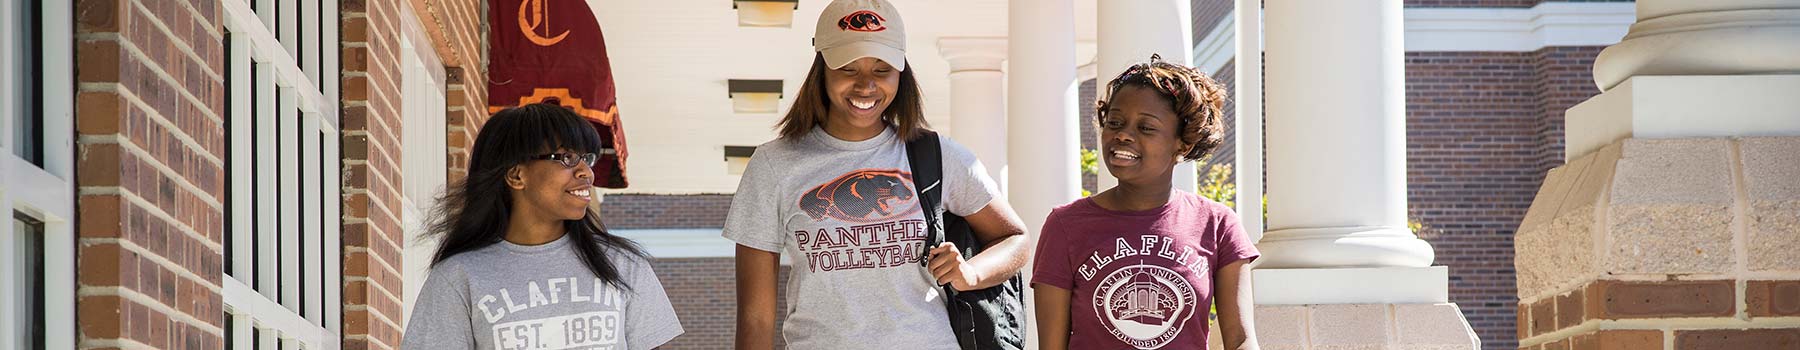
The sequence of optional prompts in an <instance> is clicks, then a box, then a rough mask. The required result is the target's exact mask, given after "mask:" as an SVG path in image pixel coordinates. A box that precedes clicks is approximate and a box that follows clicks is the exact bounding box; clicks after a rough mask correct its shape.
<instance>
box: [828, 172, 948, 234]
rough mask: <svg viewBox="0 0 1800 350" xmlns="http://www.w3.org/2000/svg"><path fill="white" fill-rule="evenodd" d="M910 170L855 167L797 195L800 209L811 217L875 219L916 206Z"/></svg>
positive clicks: (892, 215)
mask: <svg viewBox="0 0 1800 350" xmlns="http://www.w3.org/2000/svg"><path fill="white" fill-rule="evenodd" d="M914 197H915V196H914V192H913V186H912V173H908V172H904V171H900V169H859V170H854V171H851V172H849V173H845V174H844V175H841V176H838V177H837V178H836V179H832V180H831V181H829V182H826V183H824V184H820V185H818V186H815V187H813V188H812V190H809V191H806V194H804V195H801V196H800V209H801V210H804V211H806V215H807V216H809V217H812V219H813V221H820V220H825V218H827V217H829V218H834V219H838V220H842V221H846V222H861V223H867V222H875V221H881V220H886V219H890V218H894V217H897V216H901V215H904V214H910V213H912V212H913V211H915V210H919V205H918V201H916V200H915V198H914Z"/></svg>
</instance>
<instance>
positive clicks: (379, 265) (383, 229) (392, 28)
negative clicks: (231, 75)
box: [340, 1, 410, 349]
mask: <svg viewBox="0 0 1800 350" xmlns="http://www.w3.org/2000/svg"><path fill="white" fill-rule="evenodd" d="M340 10H341V11H342V13H341V15H340V16H341V17H340V18H341V19H342V24H341V26H340V34H341V35H342V40H343V43H342V48H343V76H342V84H343V98H342V108H343V114H342V115H341V117H340V118H341V120H342V124H343V128H344V130H343V141H342V142H343V143H342V145H343V146H342V147H343V148H342V151H343V157H344V159H343V166H344V178H343V193H344V208H343V220H344V221H343V223H344V227H343V235H344V328H343V329H344V334H343V336H344V347H345V348H347V349H395V348H398V347H399V344H400V335H401V328H400V322H399V320H400V319H401V318H402V315H401V314H400V313H401V306H400V301H401V294H400V293H402V291H403V288H402V286H403V284H402V283H401V278H400V272H399V271H400V269H399V268H398V267H399V266H400V249H401V247H404V245H402V244H401V243H402V241H401V237H402V232H401V228H400V216H399V211H400V196H401V194H400V192H401V188H402V187H401V185H402V183H401V174H400V164H401V163H400V156H401V155H400V134H401V129H400V127H401V125H400V91H399V90H400V89H399V87H400V84H399V82H400V79H399V72H400V68H399V67H400V62H399V58H400V53H399V51H398V50H399V49H400V44H399V42H398V41H397V40H398V39H399V31H398V28H397V26H398V24H399V23H400V22H399V18H398V17H396V16H402V15H410V14H406V13H404V12H403V11H401V9H400V8H399V7H398V4H396V3H392V2H386V1H346V2H343V3H341V7H340Z"/></svg>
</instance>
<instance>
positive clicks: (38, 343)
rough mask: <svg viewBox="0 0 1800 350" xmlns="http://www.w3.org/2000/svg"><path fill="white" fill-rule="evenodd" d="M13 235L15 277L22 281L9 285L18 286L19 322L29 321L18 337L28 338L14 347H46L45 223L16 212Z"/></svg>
mask: <svg viewBox="0 0 1800 350" xmlns="http://www.w3.org/2000/svg"><path fill="white" fill-rule="evenodd" d="M13 236H14V239H15V242H17V244H15V245H14V247H15V250H16V251H14V252H12V254H9V255H12V256H13V257H14V258H13V259H12V261H9V262H8V264H7V265H11V266H12V268H13V269H14V270H13V276H17V277H15V278H18V279H19V281H11V282H16V283H7V284H10V285H13V286H15V287H13V288H14V290H13V293H14V294H13V295H16V296H17V297H18V300H16V303H15V304H14V305H19V306H20V307H19V310H14V311H13V312H15V314H14V316H16V317H17V318H16V319H18V320H28V321H26V322H24V323H22V324H18V325H15V327H18V328H16V329H15V331H17V334H23V335H25V338H24V339H19V340H17V341H15V342H11V344H10V346H14V347H19V348H24V349H43V348H44V293H43V289H44V239H43V237H44V223H43V222H41V221H38V220H37V219H34V218H32V217H30V216H26V215H25V214H23V213H19V212H13Z"/></svg>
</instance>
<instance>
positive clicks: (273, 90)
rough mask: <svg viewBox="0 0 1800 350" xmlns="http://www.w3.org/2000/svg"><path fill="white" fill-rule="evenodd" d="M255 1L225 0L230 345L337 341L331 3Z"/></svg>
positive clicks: (329, 344)
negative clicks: (228, 149) (254, 5)
mask: <svg viewBox="0 0 1800 350" xmlns="http://www.w3.org/2000/svg"><path fill="white" fill-rule="evenodd" d="M255 1H257V2H258V6H257V7H259V8H261V11H257V10H252V8H251V5H250V3H249V2H248V0H225V1H222V2H221V5H223V9H224V14H223V16H221V18H223V19H224V21H225V29H226V31H227V32H228V35H227V36H226V37H227V43H226V47H227V50H228V53H227V55H226V57H227V58H228V59H229V60H230V62H226V67H228V69H227V74H226V81H227V83H226V85H227V88H228V91H227V94H228V95H227V99H228V100H229V101H230V102H229V106H230V110H229V111H227V113H226V115H227V118H226V125H227V126H228V128H229V129H228V130H227V132H226V134H227V135H229V136H228V137H229V147H230V152H229V154H230V156H229V159H228V160H227V174H229V175H228V176H227V178H228V179H227V180H228V181H229V182H228V186H229V193H230V196H229V203H228V204H227V208H228V209H227V217H228V220H229V221H228V222H229V226H228V227H226V230H227V234H228V235H230V238H231V244H230V245H229V246H228V247H227V248H226V249H227V252H228V253H227V256H226V257H225V258H226V259H229V260H230V262H231V269H230V270H228V271H225V276H224V281H225V282H224V283H223V286H222V288H223V290H222V292H221V293H222V294H223V296H224V301H225V306H226V311H227V312H228V313H229V314H230V316H231V319H230V320H229V321H228V322H230V326H229V327H228V329H230V333H229V334H228V335H227V339H229V342H230V344H227V345H228V347H230V348H232V349H243V350H247V349H274V348H277V347H279V348H283V349H295V348H305V349H337V348H338V347H339V344H340V343H341V341H342V338H343V337H342V326H341V323H342V322H341V320H342V318H343V317H342V315H343V302H342V299H343V297H342V284H343V276H342V273H341V272H340V271H342V268H341V265H342V256H341V255H342V253H341V249H340V248H341V242H340V241H341V239H340V230H341V228H342V227H341V222H340V219H339V218H340V215H339V213H340V212H341V208H340V206H341V205H342V202H341V201H340V198H341V197H342V196H341V189H340V182H341V179H339V174H340V169H341V161H340V160H339V159H338V148H339V144H338V143H339V140H340V137H339V135H338V130H339V128H338V125H339V124H338V114H337V113H338V105H337V96H335V95H336V90H337V89H336V88H335V87H334V85H330V84H321V83H328V82H332V81H335V80H337V79H338V76H339V73H338V64H337V60H338V54H337V52H336V51H337V50H336V49H335V48H336V47H337V46H338V45H337V40H338V35H337V28H338V26H337V22H338V14H337V12H336V6H335V5H333V6H325V7H321V6H320V2H319V0H301V1H279V2H277V1H272V0H255ZM321 10H323V11H321ZM271 28H274V29H273V30H271ZM321 50H323V51H321ZM296 53H301V54H300V55H298V56H299V57H298V58H296ZM321 85H324V86H327V87H328V88H327V89H321Z"/></svg>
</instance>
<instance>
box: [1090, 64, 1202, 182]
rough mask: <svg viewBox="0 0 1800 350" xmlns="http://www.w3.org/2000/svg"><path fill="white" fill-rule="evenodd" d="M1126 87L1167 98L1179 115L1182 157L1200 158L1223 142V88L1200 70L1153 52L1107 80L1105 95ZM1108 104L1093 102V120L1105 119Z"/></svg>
mask: <svg viewBox="0 0 1800 350" xmlns="http://www.w3.org/2000/svg"><path fill="white" fill-rule="evenodd" d="M1126 86H1137V87H1142V88H1147V89H1150V90H1151V91H1155V92H1156V93H1157V94H1158V95H1161V96H1162V97H1163V99H1166V100H1168V101H1169V104H1170V107H1172V108H1171V109H1172V110H1174V111H1175V114H1176V115H1177V116H1180V117H1181V119H1180V120H1181V122H1180V124H1179V125H1180V127H1179V129H1180V130H1181V135H1180V136H1181V143H1182V145H1185V146H1186V150H1185V151H1183V152H1182V154H1181V159H1182V160H1189V161H1191V160H1199V159H1200V158H1203V157H1205V156H1206V154H1207V153H1208V152H1212V150H1213V149H1214V148H1217V147H1219V144H1221V143H1224V142H1225V116H1224V110H1223V108H1224V105H1225V98H1226V96H1225V87H1224V86H1222V85H1220V84H1219V82H1217V81H1213V80H1212V78H1208V77H1207V76H1206V74H1205V73H1201V72H1200V70H1199V69H1196V68H1194V67H1188V66H1183V65H1179V64H1174V63H1168V62H1164V61H1163V60H1162V56H1159V55H1154V54H1153V55H1150V62H1146V63H1138V64H1134V65H1131V67H1129V68H1126V69H1125V72H1123V73H1119V77H1117V78H1113V80H1112V81H1111V82H1108V83H1106V96H1109V98H1110V96H1113V94H1116V93H1118V92H1119V89H1120V88H1123V87H1126ZM1107 106H1108V102H1107V101H1106V100H1101V101H1098V102H1096V103H1095V108H1096V113H1094V115H1095V118H1094V122H1096V123H1098V122H1100V121H1101V120H1105V119H1106V109H1107Z"/></svg>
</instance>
